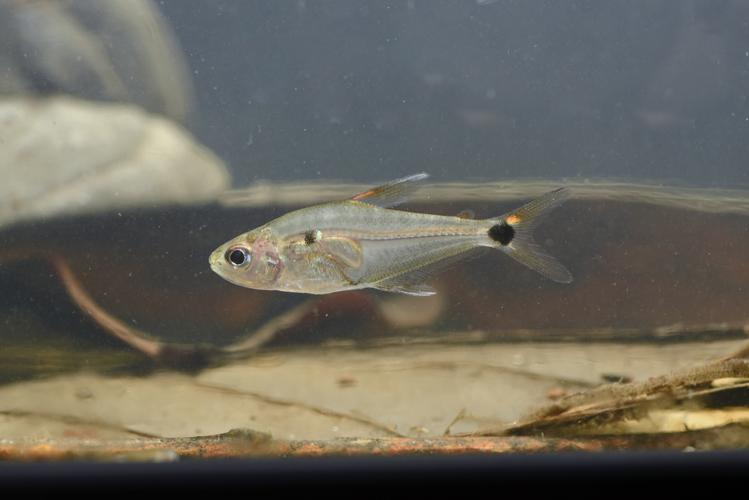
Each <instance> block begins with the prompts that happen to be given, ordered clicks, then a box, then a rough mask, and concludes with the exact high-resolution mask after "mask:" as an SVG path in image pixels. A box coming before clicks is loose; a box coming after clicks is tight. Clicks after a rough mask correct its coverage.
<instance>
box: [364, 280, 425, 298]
mask: <svg viewBox="0 0 749 500" xmlns="http://www.w3.org/2000/svg"><path fill="white" fill-rule="evenodd" d="M372 288H375V289H377V290H382V291H385V292H395V293H402V294H405V295H416V296H418V297H428V296H430V295H434V294H436V293H437V290H435V289H434V288H432V287H431V286H429V285H427V284H424V283H419V284H415V285H414V284H411V283H399V282H398V281H397V280H385V281H381V282H379V283H377V285H376V286H372Z"/></svg>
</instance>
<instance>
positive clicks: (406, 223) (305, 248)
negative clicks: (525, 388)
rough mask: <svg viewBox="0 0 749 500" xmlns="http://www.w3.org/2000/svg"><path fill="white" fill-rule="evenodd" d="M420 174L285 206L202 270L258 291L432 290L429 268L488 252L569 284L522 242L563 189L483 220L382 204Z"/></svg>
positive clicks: (395, 199)
mask: <svg viewBox="0 0 749 500" xmlns="http://www.w3.org/2000/svg"><path fill="white" fill-rule="evenodd" d="M426 177H427V175H426V174H417V175H413V176H409V177H406V178H403V179H398V180H396V181H393V182H390V183H388V184H385V185H383V186H379V187H377V188H374V189H371V190H368V191H365V192H363V193H359V194H357V195H356V196H354V197H353V198H351V199H348V200H343V201H335V202H330V203H324V204H321V205H316V206H312V207H308V208H303V209H301V210H296V211H293V212H290V213H288V214H286V215H283V216H281V217H279V218H277V219H275V220H272V221H270V222H268V223H267V224H264V225H263V226H260V227H258V228H256V229H253V230H252V231H249V232H247V233H243V234H241V235H239V236H237V237H236V238H233V239H232V240H230V241H228V242H226V243H224V244H223V245H221V246H220V247H218V248H217V249H216V250H215V251H214V252H213V253H212V254H211V257H210V259H209V260H210V265H211V268H212V269H213V271H214V272H216V273H217V274H219V275H220V276H222V277H223V278H224V279H226V280H227V281H229V282H231V283H234V284H236V285H239V286H244V287H247V288H255V289H261V290H278V291H286V292H299V293H310V294H327V293H333V292H338V291H343V290H355V289H362V288H375V289H380V290H386V291H391V292H399V293H405V294H409V295H432V294H434V293H435V291H434V289H432V288H431V287H429V286H428V285H427V284H426V283H425V281H426V280H427V279H428V278H429V277H430V276H431V275H432V274H435V273H436V272H438V271H440V270H441V269H443V268H444V267H447V266H448V265H450V264H452V263H454V262H456V261H459V260H464V259H466V258H469V257H471V256H474V255H475V254H477V253H479V252H480V251H481V250H485V249H491V248H496V249H500V250H503V251H504V252H505V253H507V254H508V255H510V256H511V257H514V258H515V259H516V260H518V261H520V262H522V263H523V264H525V265H527V266H529V267H531V268H533V269H535V270H536V271H538V272H540V273H542V274H544V275H545V276H547V277H549V278H550V279H552V280H555V281H558V282H562V283H568V282H570V281H571V280H572V277H571V275H570V274H569V272H568V271H567V270H566V269H565V268H564V267H563V266H562V265H561V264H559V263H558V262H557V261H556V260H555V259H554V258H553V257H551V256H549V255H548V254H546V253H545V252H544V251H543V250H542V249H541V248H540V247H538V245H536V244H535V243H533V241H532V238H531V230H532V229H533V228H534V227H535V225H536V224H537V222H538V220H539V218H540V217H541V216H542V215H543V214H544V213H546V212H548V211H549V210H550V209H552V208H554V207H555V206H558V205H559V204H560V203H561V202H562V201H563V200H564V199H565V198H566V197H567V196H568V192H567V190H566V189H558V190H555V191H552V192H551V193H547V194H546V195H544V196H542V197H541V198H539V199H537V200H535V201H533V202H531V203H529V204H527V205H525V206H523V207H521V208H520V209H518V210H516V211H513V212H510V213H508V214H505V215H503V216H500V217H496V218H491V219H485V220H473V219H468V218H464V217H457V216H456V217H451V216H442V215H432V214H423V213H413V212H406V211H402V210H394V209H391V208H389V207H391V206H394V205H396V204H398V203H400V202H402V201H405V199H407V197H408V194H410V192H411V191H412V190H413V189H415V183H416V182H417V181H419V180H422V179H424V178H426Z"/></svg>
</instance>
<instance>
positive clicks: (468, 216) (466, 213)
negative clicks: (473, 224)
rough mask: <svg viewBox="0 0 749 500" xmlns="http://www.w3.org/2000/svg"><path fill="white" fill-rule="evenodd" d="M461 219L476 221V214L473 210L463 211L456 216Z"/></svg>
mask: <svg viewBox="0 0 749 500" xmlns="http://www.w3.org/2000/svg"><path fill="white" fill-rule="evenodd" d="M455 217H457V218H459V219H474V218H475V217H476V214H475V213H473V210H468V209H466V210H461V211H460V212H458V214H457V215H456V216H455Z"/></svg>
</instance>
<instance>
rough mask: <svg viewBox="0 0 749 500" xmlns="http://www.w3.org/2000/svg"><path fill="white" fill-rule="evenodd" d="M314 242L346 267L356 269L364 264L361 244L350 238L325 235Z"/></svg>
mask: <svg viewBox="0 0 749 500" xmlns="http://www.w3.org/2000/svg"><path fill="white" fill-rule="evenodd" d="M314 244H315V245H318V247H319V250H320V251H322V252H324V253H325V254H326V255H328V256H329V257H330V258H331V259H333V260H335V261H336V262H339V263H340V264H342V265H344V266H346V267H351V268H355V269H356V268H358V267H359V266H361V264H362V249H361V246H360V245H359V244H358V243H357V242H356V241H354V240H352V239H350V238H342V237H337V236H333V237H325V236H323V238H322V239H321V240H320V241H318V242H316V243H314Z"/></svg>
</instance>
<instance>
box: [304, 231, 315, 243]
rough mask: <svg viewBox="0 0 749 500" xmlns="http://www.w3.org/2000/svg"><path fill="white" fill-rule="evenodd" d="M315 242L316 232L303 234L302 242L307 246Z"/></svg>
mask: <svg viewBox="0 0 749 500" xmlns="http://www.w3.org/2000/svg"><path fill="white" fill-rule="evenodd" d="M316 241H317V231H307V232H306V233H304V242H305V243H306V244H308V245H311V244H313V243H314V242H316Z"/></svg>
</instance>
